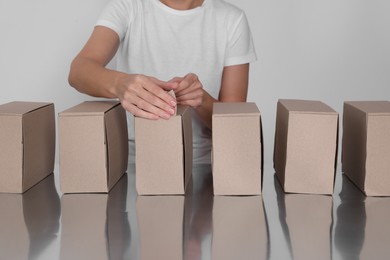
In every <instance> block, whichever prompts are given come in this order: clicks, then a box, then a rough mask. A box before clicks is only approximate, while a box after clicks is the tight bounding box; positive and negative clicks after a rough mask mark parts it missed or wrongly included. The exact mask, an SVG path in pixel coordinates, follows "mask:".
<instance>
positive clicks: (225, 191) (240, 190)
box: [212, 103, 263, 195]
mask: <svg viewBox="0 0 390 260" xmlns="http://www.w3.org/2000/svg"><path fill="white" fill-rule="evenodd" d="M212 123H213V134H212V135H213V136H212V137H213V152H212V156H213V157H212V164H213V185H214V194H215V195H258V194H261V187H262V168H263V167H262V154H263V153H262V132H261V119H260V111H259V109H258V108H257V106H256V104H255V103H214V107H213V116H212Z"/></svg>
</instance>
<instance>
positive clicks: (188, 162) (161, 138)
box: [135, 106, 192, 195]
mask: <svg viewBox="0 0 390 260" xmlns="http://www.w3.org/2000/svg"><path fill="white" fill-rule="evenodd" d="M135 162H136V163H135V165H136V188H137V192H138V194H140V195H156V194H184V193H185V189H186V186H187V184H188V181H189V179H190V177H191V170H192V121H191V111H190V108H189V107H187V106H178V107H177V114H176V115H175V116H172V117H171V118H170V119H169V120H163V119H161V120H148V119H144V118H138V117H136V118H135Z"/></svg>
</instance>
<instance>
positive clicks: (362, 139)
mask: <svg viewBox="0 0 390 260" xmlns="http://www.w3.org/2000/svg"><path fill="white" fill-rule="evenodd" d="M342 165H343V172H344V173H345V175H347V176H348V178H350V179H351V180H352V181H353V182H354V183H355V184H356V185H357V186H358V187H359V188H360V189H361V190H362V191H363V192H364V193H365V194H366V195H367V196H390V170H389V169H390V102H388V101H352V102H345V103H344V115H343V147H342Z"/></svg>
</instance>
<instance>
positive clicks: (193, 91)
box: [168, 73, 204, 108]
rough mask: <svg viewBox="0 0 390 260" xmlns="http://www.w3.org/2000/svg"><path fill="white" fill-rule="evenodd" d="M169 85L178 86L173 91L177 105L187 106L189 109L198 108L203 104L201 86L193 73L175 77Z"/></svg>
mask: <svg viewBox="0 0 390 260" xmlns="http://www.w3.org/2000/svg"><path fill="white" fill-rule="evenodd" d="M168 83H169V84H178V86H175V87H174V88H173V89H174V91H175V95H176V101H177V103H178V104H182V105H187V106H191V107H194V108H196V107H198V106H200V105H201V104H202V102H203V95H204V90H203V85H202V83H201V82H200V81H199V78H198V76H197V75H196V74H194V73H189V74H187V75H185V76H184V77H175V78H173V79H171V80H170V81H169V82H168Z"/></svg>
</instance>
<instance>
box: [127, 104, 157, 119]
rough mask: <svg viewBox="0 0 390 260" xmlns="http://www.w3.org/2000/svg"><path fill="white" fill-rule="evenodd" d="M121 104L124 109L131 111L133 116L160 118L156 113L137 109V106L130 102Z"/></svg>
mask: <svg viewBox="0 0 390 260" xmlns="http://www.w3.org/2000/svg"><path fill="white" fill-rule="evenodd" d="M122 106H123V108H124V109H125V110H126V111H128V112H129V113H131V114H132V115H133V116H136V117H142V118H146V119H151V120H157V119H159V118H160V117H159V116H158V115H155V114H152V113H149V112H146V111H143V110H141V109H139V108H138V107H137V106H135V105H133V104H130V103H126V104H122Z"/></svg>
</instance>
